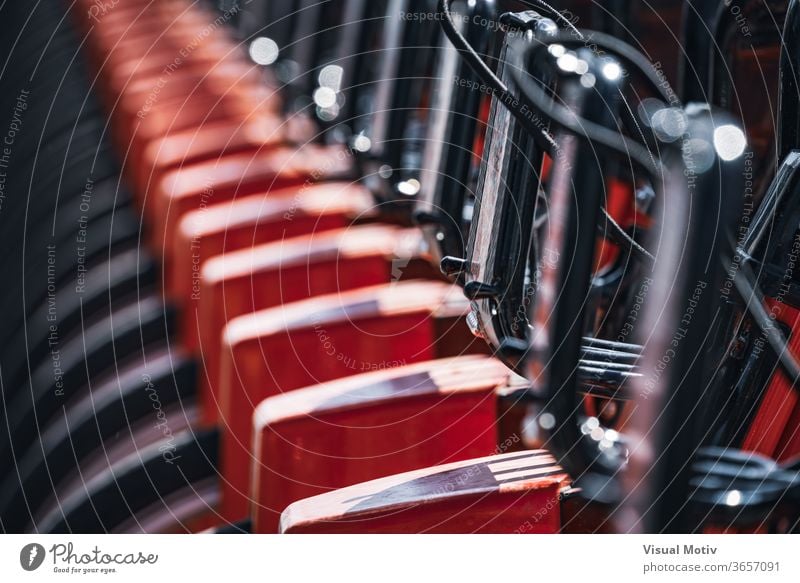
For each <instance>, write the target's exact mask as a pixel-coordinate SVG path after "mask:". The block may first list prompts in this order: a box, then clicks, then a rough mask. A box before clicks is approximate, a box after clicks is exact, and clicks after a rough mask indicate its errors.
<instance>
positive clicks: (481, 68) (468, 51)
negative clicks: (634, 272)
mask: <svg viewBox="0 0 800 583" xmlns="http://www.w3.org/2000/svg"><path fill="white" fill-rule="evenodd" d="M542 4H543V5H544V6H548V5H547V4H544V3H542ZM439 12H440V13H441V14H442V16H443V18H442V19H441V23H442V28H443V29H444V32H445V34H446V35H447V37H448V38H449V39H450V42H452V43H453V45H454V46H455V48H456V50H458V52H459V53H460V54H461V56H462V57H463V58H464V59H465V60H466V61H467V64H468V65H469V66H470V68H472V70H473V71H474V72H475V74H476V75H478V77H479V78H480V79H481V81H483V82H484V83H485V84H486V85H487V86H488V87H489V88H490V89H491V90H492V93H493V94H495V95H498V96H499V97H500V98H501V99H502V98H503V97H505V96H506V95H508V94H509V93H510V92H509V89H508V87H507V86H506V84H505V83H503V81H502V80H501V79H500V78H499V77H497V75H495V74H494V71H492V69H491V68H490V67H489V66H488V65H487V64H486V63H485V62H484V61H483V59H482V58H481V56H480V55H479V54H478V53H477V52H476V51H475V49H474V48H473V47H472V45H470V44H469V41H467V39H466V38H464V36H463V35H462V34H461V32H460V31H459V30H458V28H457V27H456V26H455V24H454V23H453V19H452V14H451V12H450V0H439ZM569 25H570V26H571V28H572V29H573V33H572V34H573V35H578V38H582V37H583V33H581V32H580V30H578V29H577V28H575V27H574V26H573V25H572V23H569ZM593 34H595V33H593ZM596 34H597V35H598V36H597V39H598V43H596V44H598V46H601V45H602V46H604V47H606V45H607V44H608V43H609V40H608V35H605V34H602V33H596ZM559 36H560V35H555V38H558V37H559ZM594 39H595V37H594V36H593V37H592V42H594ZM570 40H571V41H577V40H578V39H575V38H574V37H573V38H571V39H570ZM579 42H580V41H579ZM635 53H636V50H635V49H634V48H633V47H628V46H627V45H626V48H625V50H624V54H622V55H621V56H622V60H624V61H627V62H629V63H630V64H632V65H634V66H636V67H637V68H640V67H641V65H640V62H641V61H642V60H644V58H643V57H639V58H638V59H637V58H636V56H635ZM643 72H644V75H645V77H646V78H647V79H650V80H651V81H652V82H653V84H654V86H655V87H656V89H657V91H658V92H659V94H661V91H662V88H661V86H660V85H659V84H658V82H657V81H658V80H657V79H651V77H650V76H649V75H648V73H647V70H646V68H645V69H644V70H643ZM512 75H513V76H514V78H515V81H517V83H518V84H519V82H518V80H517V78H518V77H521V75H520V74H519V72H518V71H516V69H514V68H512ZM525 81H527V82H529V83H531V82H530V80H528V79H525ZM531 84H532V83H531ZM536 89H537V90H540V89H539V88H538V87H536ZM523 90H524V89H523ZM540 91H541V90H540ZM542 93H543V94H544V91H542ZM544 95H545V100H546V101H549V102H550V103H552V99H550V98H549V97H548V96H547V95H546V94H544ZM502 102H503V104H504V106H505V107H507V108H508V109H509V111H511V113H512V114H513V115H514V117H515V118H516V119H517V121H519V122H520V123H521V124H522V126H523V127H524V128H525V129H526V130H528V131H529V132H530V133H531V134H532V135H533V136H534V139H536V138H537V137H538V138H539V139H538V140H537V141H539V142H540V143H542V142H543V144H542V145H543V146H544V149H545V150H546V151H547V153H548V154H552V153H553V147H554V145H555V142H554V140H553V137H552V136H551V135H550V134H549V133H548V132H546V131H545V130H544V129H542V128H541V127H539V126H538V125H536V124H535V123H534V122H533V121H532V120H531V118H530V117H529V116H528V115H526V113H525V112H523V111H522V108H521V106H520V102H519V101H518V100H517V99H502ZM556 107H558V106H556ZM537 109H539V110H540V111H541V113H542V114H544V116H545V117H549V118H550V119H551V120H552V121H554V122H555V123H556V124H558V125H561V126H562V127H564V128H565V129H567V130H568V131H570V132H572V133H575V134H576V135H578V136H579V137H582V138H584V139H586V140H589V141H592V140H595V141H596V142H597V143H599V144H600V145H603V146H605V147H607V148H609V149H611V150H612V151H614V152H616V153H618V154H620V155H621V156H623V157H627V158H628V159H630V158H631V153H630V150H631V149H634V150H636V152H637V154H638V155H637V156H633V158H634V159H635V160H636V161H637V162H639V163H640V164H641V165H642V166H643V167H644V168H645V169H646V170H648V171H649V172H651V173H652V174H653V175H654V176H658V175H659V173H660V171H661V170H662V169H661V167H660V165H659V164H658V163H656V161H655V159H654V158H653V156H652V154H650V153H649V151H648V150H647V149H646V148H644V147H642V146H641V145H640V144H639V143H638V142H635V141H634V140H630V139H629V138H626V137H625V136H620V135H619V134H618V133H616V132H612V131H610V130H606V129H605V128H602V127H600V128H599V129H600V130H603V131H600V132H599V131H597V130H598V128H594V129H591V130H590V131H588V132H587V131H586V126H587V125H588V126H595V124H593V123H591V122H589V121H588V120H585V119H583V118H581V117H579V116H576V115H574V114H573V113H572V112H569V110H567V111H568V112H569V114H568V115H569V116H571V117H572V120H563V119H562V120H559V119H557V118H555V117H554V115H553V112H549V113H548V112H547V109H548V108H547V107H537ZM563 109H566V108H563ZM559 121H564V122H565V123H559ZM605 132H608V133H605ZM609 134H610V135H609ZM620 139H622V140H623V145H622V146H620V145H619V140H620ZM626 141H627V142H630V143H626ZM626 146H627V150H626ZM602 212H603V216H604V218H605V219H606V220H607V221H608V224H609V225H611V227H612V228H613V229H614V231H615V233H616V235H617V236H618V238H619V239H621V240H622V241H624V244H625V245H626V246H628V247H629V249H630V250H632V251H634V252H636V253H637V254H638V255H640V256H642V257H643V258H645V259H647V260H648V261H650V262H653V261H655V258H654V257H653V255H652V254H651V253H650V252H649V251H647V250H646V249H645V248H644V247H643V246H642V245H640V244H639V243H638V242H637V241H636V240H635V239H634V238H633V237H631V236H630V235H628V233H626V232H625V230H624V229H623V228H622V227H621V226H620V225H619V223H617V222H616V221H615V220H614V218H613V217H612V216H611V214H610V213H609V212H608V211H607V210H606V209H605V208H603V209H602Z"/></svg>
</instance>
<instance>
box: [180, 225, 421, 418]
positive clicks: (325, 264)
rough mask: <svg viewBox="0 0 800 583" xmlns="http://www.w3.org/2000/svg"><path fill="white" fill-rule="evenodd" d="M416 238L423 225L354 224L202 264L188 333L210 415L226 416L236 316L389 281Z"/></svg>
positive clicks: (204, 400)
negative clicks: (224, 383) (229, 343)
mask: <svg viewBox="0 0 800 583" xmlns="http://www.w3.org/2000/svg"><path fill="white" fill-rule="evenodd" d="M415 236H416V238H417V239H418V237H419V234H418V233H417V232H415V231H410V232H409V231H400V230H399V229H397V228H396V227H391V226H386V225H384V226H377V225H376V226H362V227H353V228H347V229H342V230H336V231H331V232H328V233H315V234H314V235H311V236H301V237H296V238H293V239H287V240H282V241H279V242H277V243H272V244H266V245H259V246H255V247H251V248H250V249H246V250H242V251H240V252H234V253H228V254H226V255H224V256H217V257H215V258H213V259H211V260H209V261H208V263H206V265H205V266H204V267H203V270H202V274H203V275H202V284H201V289H200V292H199V296H200V297H199V299H198V300H197V305H198V309H197V312H196V314H197V317H196V319H195V318H194V317H193V314H191V313H189V314H188V316H187V322H186V326H185V331H186V334H187V336H190V335H191V334H192V333H194V334H196V335H197V338H198V339H199V342H200V345H199V350H198V352H199V353H200V354H201V355H202V357H203V358H202V361H203V365H204V369H205V374H204V375H203V377H202V379H203V380H202V382H201V386H202V388H201V391H200V394H201V402H202V404H203V406H202V410H203V418H204V419H205V420H206V421H208V422H212V423H213V422H215V421H216V420H217V419H218V411H219V402H218V401H219V390H218V387H219V363H220V354H221V336H222V335H221V330H223V329H224V327H225V325H226V324H227V322H228V321H230V320H231V319H233V318H235V317H236V316H239V315H242V314H249V313H253V312H255V311H257V310H262V309H265V308H270V307H274V306H278V305H281V304H285V303H290V302H293V301H297V300H301V299H306V298H311V297H315V296H320V295H323V294H330V293H335V292H342V291H347V290H352V289H357V288H361V287H366V286H371V285H376V284H379V283H388V282H389V281H390V280H391V278H392V262H393V261H394V260H395V258H397V257H398V256H399V253H398V252H399V251H402V249H401V248H400V246H401V245H406V244H407V246H408V247H410V248H411V249H413V243H414V241H413V240H411V241H409V238H411V239H413V238H415ZM410 251H411V250H410ZM411 252H413V251H411ZM396 253H398V254H396ZM407 257H408V255H407ZM192 328H193V329H194V330H191V329H192ZM192 342H193V341H191V340H190V341H188V344H189V345H191V344H192Z"/></svg>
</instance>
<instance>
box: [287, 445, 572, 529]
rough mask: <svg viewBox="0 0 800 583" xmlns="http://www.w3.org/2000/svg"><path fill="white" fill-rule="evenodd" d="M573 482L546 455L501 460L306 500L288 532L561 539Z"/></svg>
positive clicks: (293, 510)
mask: <svg viewBox="0 0 800 583" xmlns="http://www.w3.org/2000/svg"><path fill="white" fill-rule="evenodd" d="M567 484H568V478H567V476H566V474H564V471H563V470H562V469H561V468H560V467H559V466H558V465H556V463H555V460H554V459H553V457H552V456H551V455H550V454H549V453H547V452H546V451H543V450H533V451H528V452H521V453H509V454H501V455H493V456H489V457H483V458H478V459H472V460H466V461H461V462H456V463H452V464H446V465H442V466H434V467H432V468H425V469H422V470H417V471H413V472H407V473H403V474H396V475H392V476H388V477H385V478H380V479H378V480H373V481H371V482H364V483H361V484H357V485H355V486H350V487H347V488H342V489H339V490H334V491H332V492H329V493H327V494H320V495H319V496H315V497H313V498H306V499H305V500H301V501H299V502H295V503H293V504H292V505H291V506H289V507H288V508H287V509H286V510H285V511H284V513H283V515H282V516H281V526H280V532H283V533H289V534H299V533H362V534H372V533H396V534H415V533H455V534H461V533H484V534H512V533H530V534H537V533H538V534H542V533H548V534H553V533H557V532H558V531H559V529H560V527H561V497H560V494H561V492H562V491H563V490H564V488H566V487H567Z"/></svg>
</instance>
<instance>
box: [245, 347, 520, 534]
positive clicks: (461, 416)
mask: <svg viewBox="0 0 800 583" xmlns="http://www.w3.org/2000/svg"><path fill="white" fill-rule="evenodd" d="M509 374H510V373H509V371H508V369H507V368H506V367H505V366H504V365H503V364H502V363H500V362H499V361H497V360H494V359H492V358H489V357H485V356H462V357H458V358H454V359H443V360H438V361H432V362H425V363H422V364H416V365H410V366H404V367H400V368H396V369H392V370H387V371H379V372H373V373H366V374H363V375H358V376H355V377H351V378H348V379H344V380H340V381H334V382H330V383H323V384H320V385H315V386H312V387H307V388H305V389H299V390H297V391H292V392H289V393H285V394H282V395H279V396H276V397H270V398H268V399H265V400H264V401H262V402H261V404H260V405H259V406H258V408H257V409H256V411H255V414H254V416H253V432H254V435H253V443H254V444H255V451H254V454H255V458H256V459H255V461H254V462H253V464H252V470H251V484H252V485H251V498H252V504H251V508H252V510H251V516H252V518H253V521H254V522H253V527H254V531H255V532H267V533H269V532H276V531H277V529H278V523H279V518H280V513H281V511H282V510H283V509H284V508H286V506H288V505H289V504H290V503H291V502H295V501H297V500H300V499H302V498H307V497H310V496H314V495H316V494H321V493H323V492H326V491H328V490H332V489H336V488H341V487H344V486H350V485H353V484H356V483H359V482H364V481H367V480H371V479H375V478H379V477H382V476H388V475H391V474H393V473H397V472H404V471H408V470H416V469H420V468H424V467H427V466H433V465H437V464H442V463H448V462H453V461H459V460H464V459H470V458H475V457H481V456H485V455H491V454H494V453H498V435H497V427H496V424H497V409H498V404H497V401H496V393H495V389H497V388H498V387H500V386H505V385H506V384H507V382H508V377H509Z"/></svg>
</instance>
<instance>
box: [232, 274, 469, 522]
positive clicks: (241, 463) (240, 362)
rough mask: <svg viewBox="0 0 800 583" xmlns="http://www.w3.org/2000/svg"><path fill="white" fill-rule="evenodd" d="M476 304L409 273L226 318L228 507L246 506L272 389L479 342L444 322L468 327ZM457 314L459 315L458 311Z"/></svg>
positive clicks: (235, 514) (235, 513) (243, 509)
mask: <svg viewBox="0 0 800 583" xmlns="http://www.w3.org/2000/svg"><path fill="white" fill-rule="evenodd" d="M467 308H468V304H467V302H466V300H465V299H464V297H463V295H462V294H461V292H460V290H458V289H456V288H454V287H453V286H451V285H449V284H444V283H439V282H405V283H403V282H401V283H397V284H389V285H383V286H376V287H371V288H365V289H359V290H356V291H350V292H342V293H336V294H331V295H327V296H320V297H316V298H312V299H309V300H303V301H299V302H294V303H292V304H285V305H283V306H281V307H278V308H273V309H269V310H263V311H260V312H256V313H254V314H248V315H245V316H240V317H239V318H236V319H234V320H232V321H230V322H229V323H228V325H227V326H226V328H225V333H224V336H223V348H222V351H221V352H222V362H221V365H220V385H219V391H220V401H221V410H222V411H221V418H220V425H221V427H222V428H223V432H222V437H221V444H222V445H221V457H222V461H221V471H222V475H223V478H224V480H223V482H224V484H223V503H222V513H223V515H224V517H225V518H226V519H229V520H236V519H238V518H241V517H242V516H244V515H245V514H246V513H247V510H248V508H247V498H248V496H247V491H248V473H249V467H250V464H251V461H252V456H251V453H250V452H251V441H250V439H251V427H252V424H251V418H252V413H253V411H254V409H255V407H256V406H257V405H258V403H260V402H261V401H262V400H263V399H265V398H266V397H270V396H273V395H278V394H281V393H284V392H286V391H290V390H294V389H297V388H300V387H305V386H309V385H312V384H315V383H319V382H324V381H329V380H333V379H338V378H343V377H347V376H352V375H355V374H359V373H361V372H367V371H370V370H379V369H382V368H391V367H396V366H402V365H404V364H411V363H415V362H423V361H426V360H432V359H435V358H440V357H443V356H453V355H457V354H463V353H467V352H469V351H470V349H471V347H473V346H479V345H478V342H476V341H474V340H472V339H470V340H469V341H465V342H464V344H462V345H461V346H459V345H457V344H456V343H455V342H453V340H452V339H448V340H449V341H447V342H446V341H444V338H445V336H446V335H445V334H444V333H443V332H442V331H441V321H447V322H448V325H449V326H459V327H464V322H463V320H458V318H459V317H461V316H462V315H464V314H466V312H467ZM454 319H455V320H454Z"/></svg>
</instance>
